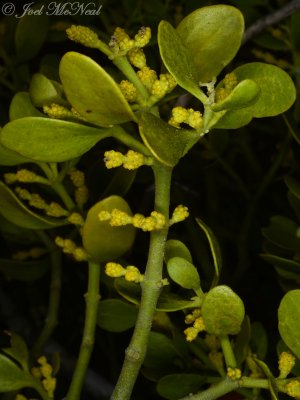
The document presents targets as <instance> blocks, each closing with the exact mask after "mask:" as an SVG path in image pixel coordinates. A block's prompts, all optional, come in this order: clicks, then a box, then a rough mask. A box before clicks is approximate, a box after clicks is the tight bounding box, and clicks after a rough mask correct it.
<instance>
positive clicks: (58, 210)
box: [46, 201, 69, 218]
mask: <svg viewBox="0 0 300 400" xmlns="http://www.w3.org/2000/svg"><path fill="white" fill-rule="evenodd" d="M46 214H47V215H49V216H51V217H56V218H59V217H66V216H68V215H69V211H67V210H65V209H64V208H63V207H62V206H61V205H60V204H58V203H56V202H54V201H52V202H51V203H50V204H49V205H48V206H47V208H46Z"/></svg>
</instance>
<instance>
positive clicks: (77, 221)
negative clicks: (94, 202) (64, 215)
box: [68, 212, 84, 226]
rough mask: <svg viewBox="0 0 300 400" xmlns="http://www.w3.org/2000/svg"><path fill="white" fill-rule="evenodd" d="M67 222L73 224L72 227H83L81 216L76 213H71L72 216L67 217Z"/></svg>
mask: <svg viewBox="0 0 300 400" xmlns="http://www.w3.org/2000/svg"><path fill="white" fill-rule="evenodd" d="M68 221H69V222H70V223H71V224H73V225H78V226H83V224H84V219H83V217H82V215H80V214H79V213H77V212H73V213H72V214H70V215H69V217H68Z"/></svg>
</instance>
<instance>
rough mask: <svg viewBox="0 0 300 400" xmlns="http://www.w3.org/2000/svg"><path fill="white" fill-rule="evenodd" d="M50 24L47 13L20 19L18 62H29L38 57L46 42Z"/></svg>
mask: <svg viewBox="0 0 300 400" xmlns="http://www.w3.org/2000/svg"><path fill="white" fill-rule="evenodd" d="M48 24H49V17H48V15H46V13H43V14H41V15H38V16H37V15H29V14H26V15H24V16H22V18H20V19H19V22H18V25H17V28H16V33H15V44H16V53H17V59H18V61H27V60H30V59H31V58H33V57H34V56H36V55H37V53H38V52H39V50H40V49H41V47H42V45H43V43H44V41H45V38H46V35H47V32H48Z"/></svg>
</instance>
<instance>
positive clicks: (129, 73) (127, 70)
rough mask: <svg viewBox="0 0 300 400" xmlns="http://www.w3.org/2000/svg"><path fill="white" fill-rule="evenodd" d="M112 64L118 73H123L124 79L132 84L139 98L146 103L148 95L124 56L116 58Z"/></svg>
mask: <svg viewBox="0 0 300 400" xmlns="http://www.w3.org/2000/svg"><path fill="white" fill-rule="evenodd" d="M113 63H114V64H115V66H116V67H118V68H119V70H120V71H122V72H123V74H124V75H125V76H126V78H127V79H128V80H129V81H130V82H131V83H133V84H134V86H135V87H136V89H137V91H138V92H139V94H140V96H141V97H142V98H143V100H144V101H146V100H147V99H148V97H149V93H148V91H147V89H146V88H145V86H144V85H143V84H142V82H141V81H140V78H139V77H138V76H137V74H136V72H135V70H134V69H133V67H132V65H131V64H130V63H129V61H128V60H127V58H126V57H125V56H123V57H117V58H115V59H114V60H113Z"/></svg>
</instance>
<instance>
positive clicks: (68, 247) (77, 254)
mask: <svg viewBox="0 0 300 400" xmlns="http://www.w3.org/2000/svg"><path fill="white" fill-rule="evenodd" d="M55 243H56V245H57V246H58V247H60V248H61V249H62V251H63V252H64V253H65V254H70V255H72V256H73V257H74V259H75V260H76V261H79V262H80V261H86V260H87V259H88V257H87V253H86V251H85V250H84V248H83V247H79V246H77V245H76V244H75V242H73V240H71V239H63V238H62V237H60V236H57V237H56V238H55Z"/></svg>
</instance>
